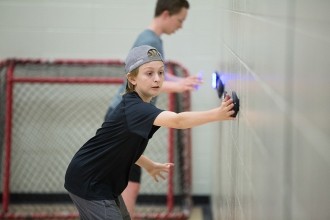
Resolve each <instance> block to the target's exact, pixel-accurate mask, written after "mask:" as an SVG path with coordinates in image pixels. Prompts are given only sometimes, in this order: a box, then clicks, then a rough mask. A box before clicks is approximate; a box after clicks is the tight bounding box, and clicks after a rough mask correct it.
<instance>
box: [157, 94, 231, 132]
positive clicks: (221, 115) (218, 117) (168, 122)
mask: <svg viewBox="0 0 330 220" xmlns="http://www.w3.org/2000/svg"><path fill="white" fill-rule="evenodd" d="M233 107H234V104H233V100H232V99H231V98H230V96H229V95H227V96H226V97H225V98H224V99H223V101H222V102H221V104H220V106H219V107H217V108H214V109H210V110H207V111H199V112H197V111H190V112H180V113H175V112H171V111H163V112H161V113H160V114H159V115H158V116H157V117H156V119H155V121H154V125H157V126H161V127H167V128H176V129H186V128H192V127H195V126H198V125H203V124H206V123H209V122H215V121H224V120H233V119H235V118H234V117H232V116H231V115H232V114H234V113H235V111H234V110H233Z"/></svg>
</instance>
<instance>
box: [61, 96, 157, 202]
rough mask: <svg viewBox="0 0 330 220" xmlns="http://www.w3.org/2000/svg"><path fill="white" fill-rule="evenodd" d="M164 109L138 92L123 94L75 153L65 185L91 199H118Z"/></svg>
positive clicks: (72, 191) (74, 192)
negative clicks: (111, 110) (143, 98)
mask: <svg viewBox="0 0 330 220" xmlns="http://www.w3.org/2000/svg"><path fill="white" fill-rule="evenodd" d="M162 111H163V110H161V109H158V108H156V107H155V106H154V105H152V104H150V103H146V102H144V101H143V100H142V99H141V98H140V97H139V95H138V94H137V93H135V92H133V93H128V94H125V95H123V99H122V101H121V102H120V103H119V105H118V106H117V107H116V108H115V109H114V111H113V113H112V114H111V116H110V117H109V118H108V119H107V120H106V121H105V122H104V123H103V124H102V127H101V128H99V129H98V130H97V132H96V134H95V136H94V137H92V138H91V139H90V140H88V141H87V142H86V143H85V144H84V145H83V146H82V147H81V148H80V149H79V150H78V152H77V153H76V154H75V155H74V157H73V159H72V161H71V162H70V164H69V166H68V169H67V171H66V175H65V184H64V187H65V188H66V189H67V190H68V191H69V192H71V193H73V194H75V195H77V196H79V197H81V198H84V199H87V200H102V199H114V198H117V196H118V195H120V194H121V193H122V191H123V190H124V189H125V188H126V186H127V183H128V175H129V171H130V169H131V166H132V165H133V164H134V163H135V162H136V161H137V160H138V159H139V157H140V156H141V155H142V153H143V152H144V150H145V148H146V146H147V144H148V141H149V139H150V138H151V137H152V136H153V134H154V133H155V132H156V131H157V130H158V128H159V126H155V125H153V123H154V120H155V118H156V117H157V116H158V115H159V114H160V113H161V112H162Z"/></svg>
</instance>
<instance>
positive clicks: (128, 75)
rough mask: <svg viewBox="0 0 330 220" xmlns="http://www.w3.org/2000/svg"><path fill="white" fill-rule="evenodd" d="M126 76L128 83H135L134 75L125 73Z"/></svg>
mask: <svg viewBox="0 0 330 220" xmlns="http://www.w3.org/2000/svg"><path fill="white" fill-rule="evenodd" d="M126 78H127V80H128V81H129V82H130V83H132V84H133V85H136V82H135V77H134V76H132V74H130V73H127V75H126Z"/></svg>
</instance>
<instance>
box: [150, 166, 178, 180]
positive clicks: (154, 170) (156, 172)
mask: <svg viewBox="0 0 330 220" xmlns="http://www.w3.org/2000/svg"><path fill="white" fill-rule="evenodd" d="M173 166H174V164H173V163H157V162H155V163H154V165H153V166H152V167H151V168H150V169H147V172H148V173H149V175H150V176H152V177H153V178H154V180H155V181H156V182H158V178H159V177H160V178H162V179H163V180H165V179H166V177H165V176H164V175H163V173H168V172H169V171H170V168H171V167H173Z"/></svg>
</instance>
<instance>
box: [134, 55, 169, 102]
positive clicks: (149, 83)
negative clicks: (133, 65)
mask: <svg viewBox="0 0 330 220" xmlns="http://www.w3.org/2000/svg"><path fill="white" fill-rule="evenodd" d="M164 76H165V75H164V63H163V62H162V61H152V62H149V63H145V64H143V65H141V66H140V67H139V73H138V74H137V76H136V77H134V79H133V81H131V82H132V83H133V84H134V85H135V91H136V92H137V93H138V94H139V96H140V97H141V98H142V99H143V101H145V102H150V100H151V99H152V98H153V97H155V96H157V95H159V93H160V89H161V87H162V85H163V82H164Z"/></svg>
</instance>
